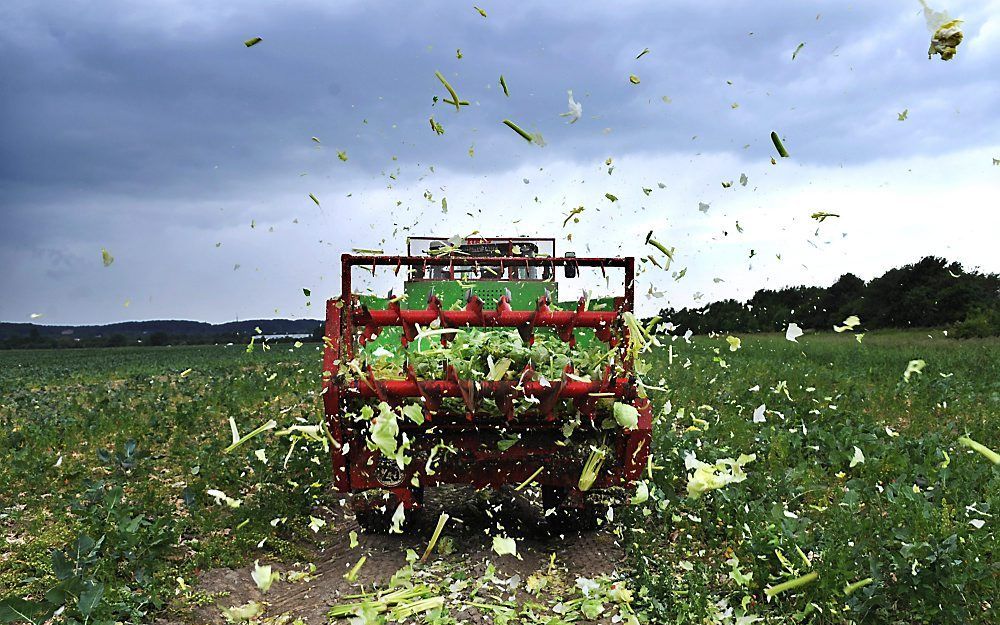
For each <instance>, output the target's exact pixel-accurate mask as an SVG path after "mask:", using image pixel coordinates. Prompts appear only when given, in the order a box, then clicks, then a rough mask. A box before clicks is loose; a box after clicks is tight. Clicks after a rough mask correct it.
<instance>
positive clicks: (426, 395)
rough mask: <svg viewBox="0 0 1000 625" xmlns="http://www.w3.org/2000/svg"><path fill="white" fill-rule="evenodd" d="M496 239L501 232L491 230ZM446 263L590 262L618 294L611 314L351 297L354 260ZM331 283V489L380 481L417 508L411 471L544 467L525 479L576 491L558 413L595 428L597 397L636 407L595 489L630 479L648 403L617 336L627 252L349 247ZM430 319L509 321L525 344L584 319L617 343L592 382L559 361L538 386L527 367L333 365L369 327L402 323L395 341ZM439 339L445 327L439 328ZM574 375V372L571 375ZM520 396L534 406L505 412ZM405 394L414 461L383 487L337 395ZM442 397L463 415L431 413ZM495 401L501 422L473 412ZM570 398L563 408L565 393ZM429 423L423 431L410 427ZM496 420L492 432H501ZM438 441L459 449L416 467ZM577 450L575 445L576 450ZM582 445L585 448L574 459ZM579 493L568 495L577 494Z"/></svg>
mask: <svg viewBox="0 0 1000 625" xmlns="http://www.w3.org/2000/svg"><path fill="white" fill-rule="evenodd" d="M501 240H503V241H507V240H510V239H501ZM456 261H457V262H458V263H460V264H462V265H483V266H497V267H500V268H501V271H502V269H503V268H504V267H511V266H518V267H519V266H528V267H530V266H545V265H548V266H550V267H551V269H552V275H555V268H556V267H559V266H565V265H574V266H576V267H578V268H579V267H591V268H598V269H600V270H601V271H602V273H603V272H605V271H606V269H608V268H619V269H622V270H623V271H624V283H623V287H624V295H623V296H622V297H619V298H616V299H615V309H614V310H612V311H587V310H584V302H583V301H582V299H581V301H580V302H579V303H578V306H577V310H575V311H557V310H552V309H551V308H550V306H549V304H550V303H549V302H548V301H545V298H544V297H542V298H540V299H539V301H538V302H537V304H536V307H535V309H534V310H513V309H512V308H511V306H510V302H509V300H508V299H507V297H506V296H503V297H501V298H500V300H499V301H498V303H497V307H496V310H484V309H483V305H482V302H481V301H480V300H479V299H478V298H477V297H475V296H472V297H471V298H470V299H469V300H468V301H467V304H466V307H465V309H464V310H457V311H446V310H442V308H441V303H440V301H439V300H438V299H437V298H436V297H433V296H432V297H431V298H429V301H428V304H427V308H426V309H423V310H403V309H401V308H400V306H399V303H398V302H392V303H390V304H389V306H388V308H386V309H385V310H370V309H368V307H367V306H365V305H363V304H362V303H361V302H360V300H359V299H358V298H357V296H354V295H353V294H352V280H351V277H352V276H351V273H352V269H353V268H354V267H356V266H361V267H370V268H371V270H372V272H373V273H374V271H375V268H376V267H380V266H381V267H393V268H394V269H395V271H396V272H397V273H398V272H399V270H400V268H401V267H403V266H408V267H415V266H421V267H428V266H449V265H454V264H455V263H456ZM341 266H342V275H341V280H342V284H341V286H342V292H341V296H340V297H339V298H335V299H330V300H328V301H327V310H326V313H327V315H326V336H325V342H326V350H325V353H324V362H323V376H324V379H323V395H324V406H325V413H326V423H327V427H328V429H329V432H330V436H331V438H332V439H333V441H334V442H335V444H334V446H333V449H332V460H333V468H334V488H335V489H336V490H338V491H340V492H345V493H346V492H357V491H364V490H368V489H371V488H389V489H390V490H392V491H394V492H395V493H396V495H397V497H399V499H400V500H401V501H403V503H404V504H405V505H406V506H407V507H410V506H413V505H418V503H417V502H418V498H415V497H414V496H413V492H412V491H411V489H410V488H409V484H410V478H411V477H412V476H413V475H414V474H417V475H418V476H419V481H420V484H421V486H428V485H434V484H439V483H466V484H472V485H474V486H477V487H483V486H493V487H497V486H500V485H503V484H509V483H520V482H522V481H524V480H525V479H527V478H528V477H529V476H531V475H532V474H534V473H535V472H536V471H537V470H538V468H539V467H544V468H543V470H542V472H541V473H540V474H538V475H537V476H536V478H535V479H536V482H538V483H539V484H542V485H545V486H557V487H563V488H567V489H569V490H570V491H571V493H572V492H574V491H576V483H577V480H578V478H579V475H580V469H581V466H582V460H583V458H582V457H580V455H579V453H576V454H575V455H574V450H567V449H566V448H561V447H559V446H557V445H555V441H556V440H559V439H561V438H562V437H561V435H559V433H558V431H559V428H560V426H561V422H560V421H559V420H558V416H559V415H560V411H565V410H567V409H570V408H571V409H572V411H574V412H575V413H576V414H579V416H580V419H581V423H582V426H583V427H590V428H594V429H597V428H598V427H599V425H600V424H599V423H598V422H597V420H598V412H599V404H600V402H601V401H602V399H604V398H610V397H613V398H614V400H615V401H624V402H629V403H631V404H632V405H634V406H635V407H636V408H637V409H638V410H639V424H638V427H637V428H636V429H634V430H628V431H625V430H620V429H616V430H613V431H612V432H610V433H609V434H608V438H609V439H610V440H608V441H607V444H609V446H610V447H611V449H612V458H611V459H609V461H607V462H606V463H605V466H604V469H603V470H602V472H601V475H599V477H598V479H597V482H596V483H595V485H594V487H595V488H606V487H609V486H615V485H624V484H627V483H628V482H631V481H634V480H636V479H638V478H639V476H640V474H641V471H642V470H643V468H644V467H645V465H646V461H647V456H648V453H649V440H650V431H651V427H652V410H651V407H650V404H649V401H648V400H646V399H644V398H640V397H638V394H637V392H636V383H635V379H634V376H633V375H632V373H631V365H632V363H631V362H628V361H627V360H626V356H625V350H624V345H623V344H621V341H620V339H621V338H622V337H623V336H624V333H625V332H626V330H625V328H624V324H622V323H620V322H619V316H620V314H621V313H622V312H625V311H631V310H632V309H633V304H634V298H635V290H634V284H633V282H634V277H635V260H634V258H631V257H626V258H596V257H595V258H572V257H551V258H544V257H543V258H536V257H530V258H528V257H510V256H505V257H471V256H470V257H464V256H463V257H452V256H443V257H441V256H439V257H431V256H370V255H361V256H356V255H352V254H344V255H343V256H342V257H341ZM435 321H436V322H438V324H439V326H438V327H440V328H462V327H467V326H476V327H513V328H517V329H518V331H519V332H520V333H521V336H522V338H524V339H525V340H526V341H529V342H530V341H532V340H533V331H534V328H535V327H546V328H555V329H557V330H558V334H559V336H560V337H561V338H562V339H563V340H565V341H568V342H571V343H572V342H574V341H575V336H574V329H575V328H592V329H593V330H594V332H595V336H596V337H597V339H599V340H601V341H604V342H606V343H607V344H608V345H609V346H610V347H615V346H618V347H619V349H617V355H618V358H619V365H620V367H618V373H617V374H614V375H613V374H612V369H611V367H608V368H607V369H606V370H605V372H604V375H603V376H602V377H601V379H597V380H593V381H591V382H583V381H580V380H579V379H573V378H572V377H571V376H572V374H573V371H572V370H571V369H567V371H566V372H565V373H564V375H563V376H562V378H561V379H560V380H552V381H550V382H549V383H548V384H544V383H542V382H539V381H534V380H533V379H527V378H529V377H530V376H529V374H530V373H531V372H530V368H529V369H527V370H526V371H524V372H522V374H521V376H520V379H519V381H517V382H515V381H510V380H506V381H499V382H482V381H480V382H473V381H471V380H462V379H460V378H459V377H458V375H457V374H456V373H455V371H454V369H451V368H449V369H448V370H446V371H445V372H444V377H443V379H439V380H419V379H417V378H416V376H415V375H414V373H413V371H412V369H410V370H408V371H407V372H406V379H397V380H380V379H376V378H375V376H374V374H373V373H372V372H371V370H368V371H367V372H365V373H366V376H365V377H361V378H360V379H348V378H346V377H345V376H341V375H340V374H339V373H338V371H339V370H340V367H341V365H343V364H344V363H346V362H348V361H351V360H352V359H354V358H355V356H356V355H357V353H358V349H359V347H360V346H362V345H364V343H365V342H367V341H368V340H370V339H372V338H374V336H376V335H378V334H379V333H380V332H381V330H382V328H383V327H389V326H395V327H400V328H402V333H401V340H402V343H403V345H404V346H405V345H406V344H407V343H408V342H410V341H412V340H413V339H414V338H415V336H416V335H417V332H418V330H417V326H418V325H420V326H427V325H430V324H431V323H433V322H435ZM441 340H442V341H447V340H448V335H447V334H444V335H442V336H441ZM574 377H575V376H574ZM517 397H530V398H533V401H534V402H535V404H534V405H535V406H536V409H534V410H531V411H527V412H525V411H522V413H521V414H519V415H515V413H514V410H513V400H514V399H515V398H517ZM412 398H420V401H421V402H422V405H423V407H424V417H425V423H424V424H421V425H418V424H415V423H412V422H410V421H406V422H405V423H404V422H403V421H402V420H401V421H400V428H401V430H403V432H405V433H406V434H407V436H408V438H409V439H410V440H411V443H412V446H411V448H410V454H411V455H412V456H413V457H414V458H415V460H414V461H413V462H411V464H410V465H408V467H407V468H406V470H405V471H404V474H403V475H402V481H401V482H400V483H399V484H397V485H386V484H384V483H383V482H381V481H379V479H378V478H377V477H376V475H375V467H376V461H377V458H376V457H375V456H376V455H377V452H372V451H370V450H369V449H368V448H367V445H366V444H365V440H366V438H365V437H366V433H367V424H358V423H357V422H356V421H354V420H353V419H350V418H345V410H346V408H347V404H348V403H351V404H352V405H355V406H356V405H358V404H361V403H374V402H376V401H385V402H387V403H389V404H390V405H392V406H396V405H399V404H401V403H404V402H406V401H408V400H411V399H412ZM445 398H460V399H461V400H462V404H463V405H464V407H465V412H464V414H453V413H447V412H445V411H442V410H440V407H441V402H442V400H443V399H445ZM484 398H485V399H490V400H493V401H495V402H496V405H497V407H498V408H499V409H500V411H501V414H502V416H501V420H500V421H498V422H495V423H491V422H489V421H488V420H487V419H484V418H481V416H480V415H479V414H478V412H477V407H478V405H479V402H480V401H482V400H483V399H484ZM561 400H565V401H569V402H571V404H572V405H571V407H569V408H568V407H566V404H565V401H561ZM429 427H433V429H434V434H433V436H432V437H431V436H421V434H422V433H423V432H424V431H425V430H426V429H427V428H429ZM501 428H502V432H503V434H501ZM511 433H518V434H519V435H520V441H519V443H518V444H517V445H515V446H513V447H510V448H509V449H506V450H504V451H501V450H499V449H498V447H497V445H496V442H497V441H498V440H499V439H500V438H502V437H503V436H509V435H511ZM440 440H446V441H447V442H448V444H449V445H450V446H451V447H453V448H455V449H457V450H459V453H458V454H454V455H452V456H451V457H449V458H448V459H447V460H446V461H444V462H442V463H441V464H440V466H438V467H437V468H436V470H435V471H434V472H433V474H430V473H428V472H426V471H425V470H424V464H423V458H425V457H426V454H428V453H430V449H431V447H433V446H434V444H436V443H437V442H438V441H440ZM576 452H579V450H576ZM585 455H586V454H584V457H585ZM576 494H577V495H578V494H579V493H578V492H577V493H576Z"/></svg>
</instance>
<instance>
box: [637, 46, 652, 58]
mask: <svg viewBox="0 0 1000 625" xmlns="http://www.w3.org/2000/svg"><path fill="white" fill-rule="evenodd" d="M647 54H649V48H643V49H642V52H640V53H639V55H638V56H636V57H635V58H636V59H640V58H642V57H643V56H645V55H647Z"/></svg>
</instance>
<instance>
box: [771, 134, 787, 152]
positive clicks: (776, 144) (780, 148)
mask: <svg viewBox="0 0 1000 625" xmlns="http://www.w3.org/2000/svg"><path fill="white" fill-rule="evenodd" d="M771 143H773V144H774V147H775V149H776V150H778V155H779V156H781V158H788V150H786V149H785V146H784V144H783V143H781V139H780V138H778V133H776V132H774V131H773V130H772V131H771Z"/></svg>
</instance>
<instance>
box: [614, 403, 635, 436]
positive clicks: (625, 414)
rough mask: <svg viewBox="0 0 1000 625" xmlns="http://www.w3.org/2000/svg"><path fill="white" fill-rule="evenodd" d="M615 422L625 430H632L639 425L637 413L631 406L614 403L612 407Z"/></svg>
mask: <svg viewBox="0 0 1000 625" xmlns="http://www.w3.org/2000/svg"><path fill="white" fill-rule="evenodd" d="M612 414H614V417H615V421H617V422H618V425H620V426H622V427H623V428H625V429H626V430H634V429H636V427H638V425H639V411H638V410H637V409H636V407H635V406H633V405H631V404H623V403H621V402H617V401H616V402H615V403H614V406H613V407H612Z"/></svg>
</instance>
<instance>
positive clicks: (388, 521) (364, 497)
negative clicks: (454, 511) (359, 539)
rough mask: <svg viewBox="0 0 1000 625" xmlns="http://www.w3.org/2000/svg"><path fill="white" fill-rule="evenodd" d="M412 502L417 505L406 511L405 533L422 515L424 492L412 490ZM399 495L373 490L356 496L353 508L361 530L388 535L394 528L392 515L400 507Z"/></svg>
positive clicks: (420, 489) (353, 500) (352, 503)
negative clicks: (421, 506)
mask: <svg viewBox="0 0 1000 625" xmlns="http://www.w3.org/2000/svg"><path fill="white" fill-rule="evenodd" d="M410 490H411V492H412V500H413V501H414V502H415V503H416V504H417V505H416V506H415V507H413V508H410V509H409V510H407V511H406V519H405V520H404V521H403V527H402V529H403V531H406V529H407V528H409V527H412V526H413V524H414V523H415V522H416V520H417V517H418V515H419V514H420V504H422V503H423V498H424V497H423V495H424V491H423V489H422V488H412V489H410ZM399 503H400V498H399V495H398V494H396V493H395V492H394V491H391V490H372V491H365V492H363V493H357V494H355V495H354V497H353V499H352V501H351V507H352V508H353V509H354V517H355V518H356V519H357V520H358V525H360V526H361V529H362V530H364V531H365V532H367V533H369V534H388V533H389V528H391V527H392V515H393V514H395V513H396V509H397V508H398V507H399Z"/></svg>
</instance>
